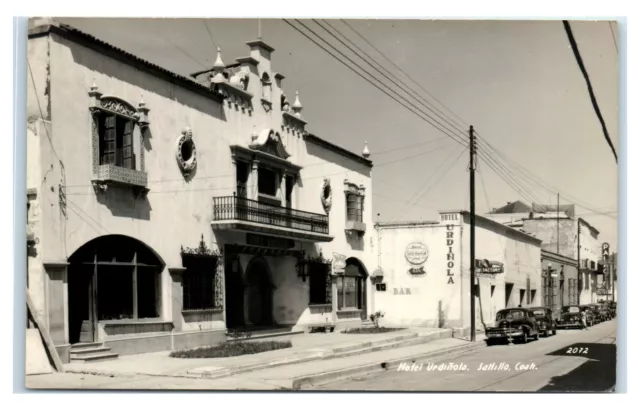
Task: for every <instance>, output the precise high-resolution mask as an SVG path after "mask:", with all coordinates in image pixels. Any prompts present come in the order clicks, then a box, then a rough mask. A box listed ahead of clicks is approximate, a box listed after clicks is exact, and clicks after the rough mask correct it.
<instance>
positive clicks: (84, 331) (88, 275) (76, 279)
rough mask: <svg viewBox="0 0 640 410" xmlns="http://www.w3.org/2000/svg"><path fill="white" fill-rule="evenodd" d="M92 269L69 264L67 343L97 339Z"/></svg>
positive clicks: (88, 341) (89, 341)
mask: <svg viewBox="0 0 640 410" xmlns="http://www.w3.org/2000/svg"><path fill="white" fill-rule="evenodd" d="M92 271H93V269H91V267H90V266H82V265H69V270H68V295H69V296H68V298H69V343H70V344H75V343H91V342H93V341H95V340H97V337H96V334H95V333H96V327H97V326H96V320H94V314H95V306H94V303H93V301H94V299H95V298H94V297H93V296H94V295H93V293H94V292H93V285H94V282H93V277H94V275H93V272H92Z"/></svg>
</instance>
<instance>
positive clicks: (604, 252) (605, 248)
mask: <svg viewBox="0 0 640 410" xmlns="http://www.w3.org/2000/svg"><path fill="white" fill-rule="evenodd" d="M602 260H603V261H604V262H609V243H607V242H605V243H603V244H602Z"/></svg>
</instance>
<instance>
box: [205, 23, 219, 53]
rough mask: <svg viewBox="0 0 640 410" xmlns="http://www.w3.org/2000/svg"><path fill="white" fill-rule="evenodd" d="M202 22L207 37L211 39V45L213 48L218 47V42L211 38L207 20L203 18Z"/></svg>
mask: <svg viewBox="0 0 640 410" xmlns="http://www.w3.org/2000/svg"><path fill="white" fill-rule="evenodd" d="M202 24H204V27H205V28H206V29H207V33H209V38H210V39H211V42H212V43H213V47H214V48H215V47H218V42H217V41H215V40H214V39H213V34H211V30H209V25H208V24H207V21H206V20H204V19H203V20H202Z"/></svg>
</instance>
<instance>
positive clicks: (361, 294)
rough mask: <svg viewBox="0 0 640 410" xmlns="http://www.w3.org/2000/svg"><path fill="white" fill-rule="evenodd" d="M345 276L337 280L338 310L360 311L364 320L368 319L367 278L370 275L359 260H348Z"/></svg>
mask: <svg viewBox="0 0 640 410" xmlns="http://www.w3.org/2000/svg"><path fill="white" fill-rule="evenodd" d="M346 263H347V266H346V267H345V269H344V274H343V275H341V276H339V277H338V278H337V280H336V284H337V288H338V310H341V309H360V311H361V312H360V317H361V318H362V320H366V319H367V277H368V276H369V273H368V272H367V269H366V268H365V267H364V264H363V263H362V262H360V260H359V259H358V258H347V260H346Z"/></svg>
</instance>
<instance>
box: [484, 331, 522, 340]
mask: <svg viewBox="0 0 640 410" xmlns="http://www.w3.org/2000/svg"><path fill="white" fill-rule="evenodd" d="M486 336H487V339H492V340H495V339H507V338H509V337H522V336H524V332H523V331H522V330H505V331H502V330H500V331H489V332H487V334H486Z"/></svg>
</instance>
